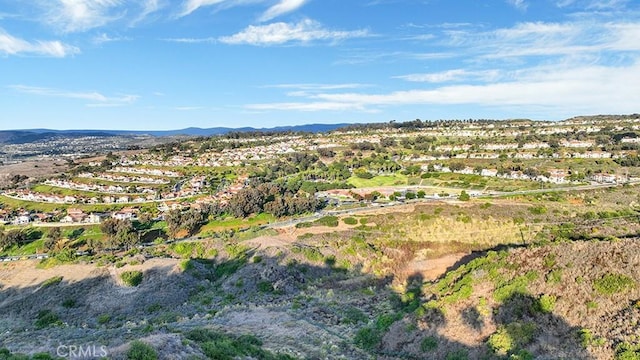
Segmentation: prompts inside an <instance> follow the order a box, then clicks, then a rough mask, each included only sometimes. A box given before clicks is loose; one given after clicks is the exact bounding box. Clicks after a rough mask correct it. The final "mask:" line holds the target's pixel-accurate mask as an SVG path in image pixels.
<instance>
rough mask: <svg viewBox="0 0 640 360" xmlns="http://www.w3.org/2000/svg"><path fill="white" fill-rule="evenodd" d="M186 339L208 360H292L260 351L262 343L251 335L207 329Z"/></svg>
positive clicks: (191, 334) (190, 332)
mask: <svg viewBox="0 0 640 360" xmlns="http://www.w3.org/2000/svg"><path fill="white" fill-rule="evenodd" d="M186 338H187V339H189V340H191V341H194V342H196V343H197V344H198V345H200V347H201V348H202V352H204V354H205V355H206V356H207V357H208V358H209V359H216V360H233V359H245V358H251V359H264V360H292V359H293V358H292V357H291V356H289V355H286V354H273V353H270V352H268V351H266V350H264V349H262V341H260V339H258V338H256V337H255V336H251V335H241V336H234V335H227V334H224V333H221V332H216V331H213V330H208V329H195V330H191V331H189V332H188V333H187V334H186Z"/></svg>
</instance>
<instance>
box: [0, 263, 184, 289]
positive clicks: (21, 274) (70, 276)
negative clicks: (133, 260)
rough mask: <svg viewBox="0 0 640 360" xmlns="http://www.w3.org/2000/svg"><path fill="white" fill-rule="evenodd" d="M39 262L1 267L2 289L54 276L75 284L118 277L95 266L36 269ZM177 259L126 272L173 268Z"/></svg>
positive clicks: (133, 268) (135, 267) (138, 266)
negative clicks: (107, 276)
mask: <svg viewBox="0 0 640 360" xmlns="http://www.w3.org/2000/svg"><path fill="white" fill-rule="evenodd" d="M38 262H39V260H30V261H14V262H9V263H4V264H2V265H0V286H1V287H2V288H9V287H15V288H27V287H31V286H36V285H38V284H41V283H43V282H44V281H46V280H47V279H50V278H52V277H54V276H62V277H63V279H64V281H65V282H68V283H73V282H79V281H82V280H86V279H87V278H94V277H99V276H103V275H106V274H111V275H112V276H115V275H117V274H116V272H114V271H113V269H110V268H108V267H97V266H96V265H94V264H69V265H59V266H55V267H53V268H49V269H38V268H36V266H37V264H38ZM177 262H178V261H177V260H175V259H150V260H147V261H145V262H144V263H143V264H140V265H135V266H127V269H126V270H141V271H147V270H150V269H153V268H156V267H172V266H175V265H176V264H177Z"/></svg>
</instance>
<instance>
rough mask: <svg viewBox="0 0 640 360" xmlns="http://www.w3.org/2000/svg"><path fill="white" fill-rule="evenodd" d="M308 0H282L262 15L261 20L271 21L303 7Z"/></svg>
mask: <svg viewBox="0 0 640 360" xmlns="http://www.w3.org/2000/svg"><path fill="white" fill-rule="evenodd" d="M307 1H308V0H280V1H279V2H278V3H277V4H275V5H273V6H272V7H270V8H269V9H267V11H265V13H264V14H262V16H261V17H260V21H269V20H271V19H274V18H276V17H278V16H280V15H283V14H286V13H290V12H292V11H295V10H297V9H298V8H300V7H302V6H303V5H304V4H305V3H306V2H307Z"/></svg>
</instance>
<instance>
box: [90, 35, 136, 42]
mask: <svg viewBox="0 0 640 360" xmlns="http://www.w3.org/2000/svg"><path fill="white" fill-rule="evenodd" d="M129 40H131V38H128V37H119V36H116V37H112V36H109V35H108V34H106V33H101V34H99V35H96V36H94V37H93V39H92V41H93V43H94V44H97V45H102V44H105V43H110V42H116V41H129Z"/></svg>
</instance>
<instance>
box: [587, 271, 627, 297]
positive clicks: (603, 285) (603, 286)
mask: <svg viewBox="0 0 640 360" xmlns="http://www.w3.org/2000/svg"><path fill="white" fill-rule="evenodd" d="M635 286H636V283H635V281H634V280H633V279H632V278H630V277H628V276H626V275H622V274H606V275H604V276H603V277H601V278H600V279H597V280H595V281H594V282H593V289H594V290H595V291H597V292H598V293H600V294H602V295H613V294H617V293H620V292H624V291H627V290H630V289H633V288H634V287H635Z"/></svg>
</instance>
